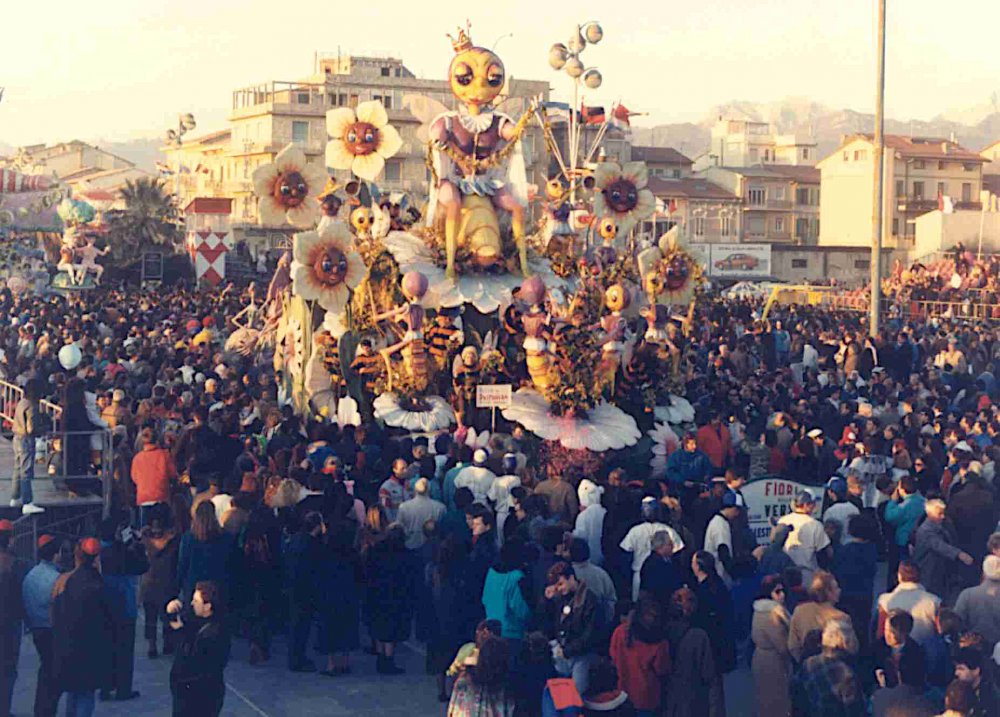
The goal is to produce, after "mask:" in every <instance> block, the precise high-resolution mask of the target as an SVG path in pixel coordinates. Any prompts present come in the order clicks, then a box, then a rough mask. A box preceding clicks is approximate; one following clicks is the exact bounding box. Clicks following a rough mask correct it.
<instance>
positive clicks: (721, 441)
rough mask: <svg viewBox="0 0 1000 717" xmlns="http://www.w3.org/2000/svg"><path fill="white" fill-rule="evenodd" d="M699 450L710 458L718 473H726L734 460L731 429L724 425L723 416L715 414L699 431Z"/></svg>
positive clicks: (697, 440)
mask: <svg viewBox="0 0 1000 717" xmlns="http://www.w3.org/2000/svg"><path fill="white" fill-rule="evenodd" d="M696 442H697V446H698V450H699V451H701V452H702V453H704V454H705V455H706V456H708V460H709V461H710V462H711V464H712V466H713V467H714V468H715V469H716V470H717V471H724V470H725V469H726V468H727V467H728V465H729V462H730V461H731V460H732V459H733V442H732V438H731V437H730V435H729V429H728V428H726V427H725V426H724V425H723V424H722V416H721V415H719V413H718V412H713V413H712V414H711V415H710V416H709V419H708V423H706V424H705V425H704V426H702V427H701V428H699V429H698V433H697V435H696Z"/></svg>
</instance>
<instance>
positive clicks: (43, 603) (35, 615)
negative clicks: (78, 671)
mask: <svg viewBox="0 0 1000 717" xmlns="http://www.w3.org/2000/svg"><path fill="white" fill-rule="evenodd" d="M37 546H38V564H37V565H36V566H35V567H33V568H32V569H31V570H29V571H28V574H27V575H26V576H25V577H24V583H23V584H22V585H21V596H22V598H23V600H24V621H25V623H26V624H27V626H28V629H29V630H31V639H32V641H33V642H34V643H35V650H37V651H38V678H37V680H36V681H35V711H34V714H35V715H36V717H55V714H56V708H57V707H58V706H59V692H58V691H57V690H56V689H55V684H54V679H53V673H52V616H51V614H50V610H51V608H52V589H53V588H54V587H55V584H56V581H57V580H58V579H59V568H57V567H56V564H55V559H56V555H57V554H58V553H59V548H60V547H61V545H60V541H58V540H57V539H56V538H55V537H53V536H52V535H49V534H48V533H46V534H44V535H40V536H38V542H37Z"/></svg>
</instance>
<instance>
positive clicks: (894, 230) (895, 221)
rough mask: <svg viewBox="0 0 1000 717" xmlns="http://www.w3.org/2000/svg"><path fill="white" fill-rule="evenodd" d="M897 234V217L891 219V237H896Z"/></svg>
mask: <svg viewBox="0 0 1000 717" xmlns="http://www.w3.org/2000/svg"><path fill="white" fill-rule="evenodd" d="M897 234H899V217H893V218H892V235H893V236H896V235H897Z"/></svg>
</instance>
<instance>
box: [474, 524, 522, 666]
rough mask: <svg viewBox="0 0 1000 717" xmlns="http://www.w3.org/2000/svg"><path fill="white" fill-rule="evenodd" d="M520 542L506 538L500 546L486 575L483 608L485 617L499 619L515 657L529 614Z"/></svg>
mask: <svg viewBox="0 0 1000 717" xmlns="http://www.w3.org/2000/svg"><path fill="white" fill-rule="evenodd" d="M522 561H523V556H522V549H521V543H520V542H518V541H516V540H514V541H508V542H506V543H504V544H503V546H502V547H501V548H500V557H499V559H498V560H497V561H496V562H495V563H494V564H493V566H492V567H491V568H490V570H489V572H488V573H487V575H486V583H485V585H484V587H483V608H484V609H485V611H486V619H487V620H497V621H498V622H499V623H500V626H501V627H500V630H501V632H500V635H501V637H503V638H504V639H505V640H507V642H508V643H509V644H508V646H509V648H510V652H511V654H512V656H513V657H514V658H515V659H516V657H517V656H518V655H520V654H521V649H522V643H523V642H524V635H525V632H526V628H527V626H528V621H529V618H530V617H531V608H530V606H529V599H530V594H529V583H528V579H527V577H525V574H524V572H523V571H522V570H521V563H522Z"/></svg>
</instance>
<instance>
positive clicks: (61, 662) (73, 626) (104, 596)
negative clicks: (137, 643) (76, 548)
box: [52, 565, 114, 692]
mask: <svg viewBox="0 0 1000 717" xmlns="http://www.w3.org/2000/svg"><path fill="white" fill-rule="evenodd" d="M113 619H114V615H113V608H112V606H111V601H110V599H109V597H108V593H107V591H106V590H105V589H104V581H103V580H102V578H101V574H100V573H99V572H97V569H96V568H95V567H94V566H93V565H83V566H80V567H79V568H77V569H76V570H74V571H73V572H70V573H66V574H65V575H61V576H60V577H59V579H58V580H57V581H56V586H55V588H53V590H52V670H53V672H52V674H53V677H54V683H55V686H56V687H57V688H58V689H59V690H62V691H64V692H90V691H93V690H97V689H101V688H104V687H108V686H110V684H111V636H112V622H113Z"/></svg>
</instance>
